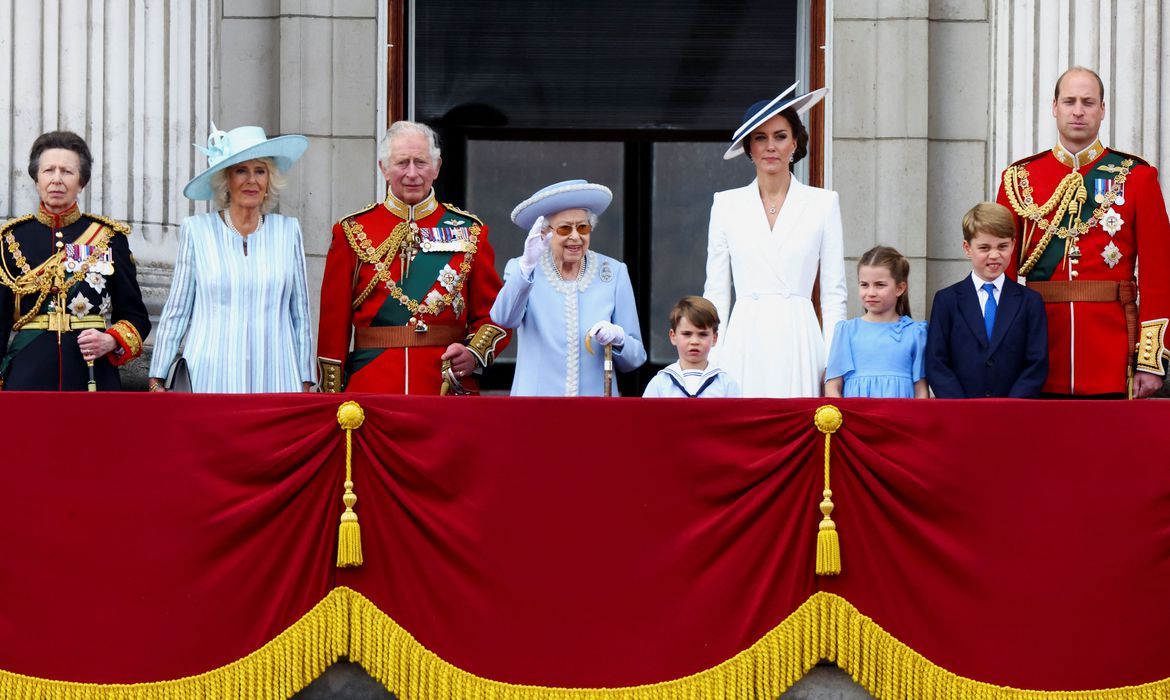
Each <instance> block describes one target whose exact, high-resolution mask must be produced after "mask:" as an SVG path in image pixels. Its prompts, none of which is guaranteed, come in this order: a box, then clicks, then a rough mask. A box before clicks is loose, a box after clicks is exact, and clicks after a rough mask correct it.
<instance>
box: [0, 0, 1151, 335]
mask: <svg viewBox="0 0 1170 700" xmlns="http://www.w3.org/2000/svg"><path fill="white" fill-rule="evenodd" d="M417 1H418V0H318V1H310V0H191V1H190V2H180V1H179V0H127V2H102V1H100V0H46V1H45V2H41V3H21V2H15V1H14V0H7V1H6V2H4V3H3V6H2V7H0V85H5V86H7V91H6V92H7V94H6V95H5V97H6V98H7V100H8V102H9V105H8V107H7V108H0V161H2V162H4V163H6V164H7V165H8V177H7V178H4V179H3V180H0V216H5V217H11V216H17V215H20V214H22V213H25V212H27V211H30V210H31V208H32V207H33V206H35V190H34V188H33V183H32V182H31V181H30V180H29V178H28V177H27V175H26V173H25V167H26V157H27V149H28V147H29V145H31V143H32V141H33V139H34V138H35V137H36V135H37V134H39V133H41V132H43V131H47V130H51V129H58V128H61V129H71V130H74V131H76V132H78V133H80V134H82V135H83V136H84V137H85V138H86V139H87V140H88V141H89V143H90V145H91V148H92V150H93V152H94V157H95V161H96V163H95V176H94V178H93V181H92V182H91V184H90V185H89V187H87V188H86V190H85V191H84V192H83V195H82V202H81V204H82V207H83V208H84V209H86V210H89V211H95V212H100V213H103V214H106V215H109V216H112V217H115V218H119V219H123V220H126V221H128V222H129V223H130V224H131V225H132V227H133V228H134V232H135V235H134V236H133V238H132V248H133V250H134V253H135V255H136V256H137V259H138V261H139V265H140V267H139V271H140V277H141V282H142V284H143V287H144V291H145V294H146V296H147V300H148V304H149V305H150V308H151V309H152V311H154V312H155V313H157V311H158V309H159V308H160V307H161V305H162V303H163V301H164V300H165V297H166V292H167V287H168V284H169V279H170V269H171V265H172V263H173V258H174V251H175V248H176V244H177V234H178V228H179V224H180V223H181V221H182V220H183V218H184V217H186V216H188V215H190V214H193V213H198V212H201V211H203V210H204V207H205V205H204V204H195V203H192V202H189V201H188V200H186V199H185V198H183V196H182V194H181V190H182V187H183V185H184V184H185V183H186V182H187V180H188V179H190V178H191V177H192V176H193V175H195V174H196V173H198V172H199V171H200V170H201V169H202V168H203V167H204V165H205V163H204V161H203V159H202V156H199V155H198V154H197V153H196V151H195V150H194V148H193V147H192V144H195V143H200V144H202V143H204V142H205V141H206V138H207V134H208V132H209V131H210V128H211V125H212V123H215V124H216V125H217V126H219V127H222V128H225V129H230V128H231V127H234V126H239V125H243V124H257V125H260V126H262V127H264V128H265V129H266V130H267V131H268V132H269V134H284V133H301V134H305V135H306V136H308V137H309V139H310V142H311V146H310V148H309V151H308V153H307V154H306V156H305V157H304V158H303V159H302V160H301V161H300V162H299V163H298V164H297V165H296V167H295V169H294V171H293V172H292V173H291V178H290V185H289V187H288V189H287V190H286V192H285V194H284V195H283V197H282V199H283V201H282V202H281V204H280V211H281V212H282V213H285V214H288V215H292V216H296V217H298V218H299V219H300V220H301V223H302V227H303V230H304V234H305V247H306V251H307V253H308V256H309V271H310V277H309V279H310V291H311V293H314V294H315V290H316V289H317V288H318V285H319V281H320V275H321V270H322V268H323V264H324V255H325V251H326V247H327V246H328V242H329V230H330V226H331V224H332V222H333V221H334V220H335V219H336V218H338V217H340V216H342V215H344V214H346V213H348V212H351V211H354V210H356V209H358V208H360V207H362V206H364V205H365V204H367V203H368V202H371V201H375V200H377V199H380V198H381V196H382V194H383V193H384V185H383V183H382V181H381V177H380V175H379V174H378V172H377V169H376V165H375V149H376V143H377V139H378V137H379V135H380V133H381V132H382V130H384V128H385V124H386V123H387V121H388V120H389V119H391V118H395V117H407V116H411V114H410V112H411V110H412V104H413V103H412V100H413V92H412V91H411V90H407V89H406V87H405V86H402V85H397V84H396V80H401V79H402V76H409V75H411V73H410V71H411V70H412V69H411V68H409V67H408V68H406V69H405V70H403V68H402V67H401V66H398V65H396V61H402V60H403V59H402V52H401V51H396V50H395V49H396V47H395V45H394V43H395V42H396V41H403V40H406V41H409V40H410V39H411V38H412V31H413V28H414V26H413V24H412V21H411V17H418V16H423V15H424V14H425V13H424V12H423V11H422V9H420V8H419V7H416V2H417ZM781 5H782V6H791V8H788V9H791V10H792V11H793V12H794V13H795V15H794V16H795V17H796V18H797V19H796V21H797V23H798V25H799V26H798V27H797V40H796V42H797V46H798V48H800V49H801V50H802V51H806V52H808V51H811V50H812V49H813V47H811V46H809V41H810V36H811V34H810V32H811V27H812V26H813V25H814V24H816V22H817V21H823V24H822V26H823V33H824V39H823V41H824V49H823V50H824V70H825V73H824V75H825V82H826V83H827V84H828V85H829V86H830V88H831V93H830V97H829V98H828V100H827V102H826V107H825V119H824V127H823V131H822V133H823V139H824V151H823V152H824V162H823V181H824V184H825V186H826V187H830V188H832V189H836V190H837V191H838V192H840V195H841V206H842V213H843V217H844V225H845V235H846V256H847V258H848V259H847V268H849V269H850V274H851V275H853V274H855V273H854V272H853V270H852V268H853V267H854V266H853V261H855V260H856V259H857V257H858V256H859V255H860V254H861V253H862V252H863V251H865V250H866V249H868V248H869V247H871V246H873V245H876V244H879V243H882V244H888V245H893V246H895V247H897V248H898V249H899V250H901V251H902V252H903V253H905V254H906V255H907V256H908V257H909V258H910V260H911V264H912V277H911V283H910V290H911V291H910V294H911V301H912V307H913V308H914V309H915V310H916V313H917V315H918V316H919V317H923V316H924V315H926V313H928V311H929V308H928V301H929V299H930V298H931V297H932V296H933V292H934V291H935V290H936V289H938V288H940V287H942V286H945V285H946V284H949V283H950V282H952V281H953V280H955V279H957V278H958V277H960V276H961V275H962V274H964V273H965V271H966V269H967V263H966V260H965V259H964V257H963V255H962V248H961V238H960V231H959V222H960V219H961V217H962V215H963V213H964V212H965V211H966V210H967V209H968V208H969V207H970V206H971V205H973V204H974V203H975V202H978V201H980V200H984V199H991V198H993V196H994V192H995V188H996V186H997V182H996V179H997V177H998V175H999V173H1000V171H1001V170H1002V169H1003V168H1004V167H1005V166H1006V165H1008V164H1009V163H1010V162H1012V161H1013V160H1015V159H1017V158H1020V157H1023V156H1025V155H1028V154H1030V153H1034V152H1036V151H1039V150H1042V149H1045V148H1048V147H1049V146H1051V145H1052V144H1053V143H1054V142H1055V139H1056V132H1055V125H1054V122H1053V120H1052V118H1051V116H1050V105H1051V98H1050V94H1051V90H1052V86H1053V83H1054V81H1055V79H1056V77H1057V76H1058V75H1059V74H1060V72H1062V71H1063V70H1064V69H1065V68H1067V67H1068V66H1071V65H1085V66H1088V67H1091V68H1094V69H1096V70H1098V72H1100V74H1101V77H1102V78H1103V79H1104V81H1105V86H1106V104H1107V115H1106V119H1105V122H1104V125H1103V128H1102V141H1103V142H1105V143H1106V144H1107V145H1111V146H1115V147H1117V148H1119V149H1122V150H1125V151H1128V152H1134V153H1138V154H1141V155H1143V156H1144V157H1145V158H1147V159H1148V160H1150V161H1151V162H1152V163H1154V164H1156V165H1162V166H1165V165H1170V130H1168V129H1165V128H1163V126H1162V122H1161V121H1160V119H1159V115H1160V114H1163V113H1164V112H1165V110H1166V109H1167V107H1170V71H1167V70H1165V68H1167V66H1166V65H1164V64H1165V63H1166V62H1167V61H1170V58H1168V57H1170V51H1168V50H1167V49H1168V48H1170V6H1166V5H1164V4H1161V3H1146V2H1140V1H1138V0H1112V1H1111V2H1103V1H1102V0H1028V1H1026V2H1008V1H1006V0H981V1H978V2H957V1H950V0H827V2H826V1H818V2H811V1H810V0H798V1H794V2H792V3H781ZM404 18H405V19H404ZM414 50H415V51H416V52H417V51H426V50H427V47H425V46H419V47H417V48H416V49H414ZM802 55H809V54H808V53H805V54H802ZM794 70H795V73H796V74H797V75H798V76H802V77H804V78H805V79H806V82H807V80H808V73H809V65H808V61H807V60H806V59H803V58H800V57H799V56H798V60H797V61H796V65H795V66H794ZM767 83H768V85H777V86H779V85H780V84H781V83H785V84H786V81H785V80H783V79H775V80H771V79H769V80H768V81H767ZM733 127H734V125H729V126H728V131H730V130H731V128H733ZM603 136H604V135H603ZM721 138H724V137H723V136H713V137H711V139H710V141H711V143H710V144H709V145H708V146H705V147H706V148H709V149H711V150H712V152H714V151H715V150H718V149H719V145H720V144H719V141H718V139H721ZM597 141H598V139H594V142H592V143H591V144H590V145H589V148H593V149H597V150H599V152H602V151H605V148H606V147H605V145H604V144H601V145H598V143H597ZM600 141H605V138H603V137H602V138H600ZM498 143H499V142H496V141H491V140H490V139H487V140H481V141H471V142H469V144H468V146H467V150H468V151H469V152H470V155H469V156H467V164H468V165H467V173H468V174H467V179H466V181H465V184H464V185H463V186H462V190H461V191H460V192H459V194H460V195H463V196H465V197H466V201H465V202H463V203H464V204H466V205H467V206H468V207H469V208H472V209H473V210H477V209H478V210H480V213H485V210H486V212H487V213H490V214H492V216H493V217H496V218H498V217H499V216H500V214H499V213H498V212H505V211H508V210H510V208H511V206H512V204H514V202H512V201H506V202H503V203H500V202H497V201H494V200H493V199H492V197H491V196H490V192H491V190H490V188H485V187H484V183H487V182H491V181H493V179H494V178H498V177H499V174H498V173H497V172H495V171H493V170H492V169H491V168H490V167H485V166H484V165H483V163H485V162H486V163H488V164H489V165H490V164H491V163H494V162H495V161H496V156H495V155H493V154H498V153H499V152H500V151H498V150H496V151H493V150H492V148H493V146H496V145H498ZM700 147H704V146H702V144H696V145H695V148H700ZM653 148H654V149H657V150H656V151H655V156H654V157H656V158H658V159H659V160H657V161H655V162H660V163H664V164H669V163H671V162H672V161H671V160H670V158H672V157H673V158H686V157H693V156H692V155H691V154H688V153H687V152H686V151H685V149H683V150H680V149H682V148H683V147H681V146H670V145H669V144H668V145H666V146H660V145H658V144H655V145H654V146H653ZM672 148H673V150H672ZM508 150H509V149H505V152H507V151H508ZM511 150H515V149H511ZM578 150H580V149H578ZM553 151H555V148H554V149H553ZM659 151H660V152H659ZM476 153H479V156H478V160H477V159H476V158H477V156H476ZM550 156H552V157H554V158H555V157H559V154H558V153H556V152H551V153H550ZM606 158H609V159H610V161H611V162H614V163H620V162H622V158H623V156H622V155H621V154H620V153H619V154H617V155H605V153H602V154H601V155H599V156H598V161H597V162H599V163H605V162H607V161H606V160H605V159H606ZM626 159H627V160H628V156H626ZM477 163H478V165H477ZM477 167H478V168H479V169H478V170H477V169H476V168H477ZM722 167H724V166H722V165H721V164H714V165H712V166H711V168H710V172H709V173H706V174H701V176H706V177H709V183H707V182H704V181H702V180H700V181H699V182H698V185H695V184H694V183H693V182H692V184H691V186H692V187H695V188H696V191H697V192H698V191H701V192H702V193H703V194H702V195H701V196H700V195H698V194H696V197H694V198H693V199H696V200H700V201H698V203H697V204H694V205H693V207H694V212H690V213H689V214H688V218H686V221H687V222H688V224H687V225H688V226H689V229H690V232H689V234H688V235H689V236H690V238H689V239H687V240H689V241H690V243H688V244H687V245H688V246H689V247H687V248H686V249H685V252H686V256H685V257H683V258H682V260H683V262H681V263H679V264H680V265H682V266H683V268H682V269H679V270H670V271H669V273H663V272H660V271H657V270H655V271H653V272H647V273H646V275H645V276H644V277H643V279H642V283H643V284H645V285H650V286H654V287H655V288H658V289H661V290H662V292H661V293H660V294H659V295H658V297H655V296H654V292H653V291H651V292H649V293H648V295H647V296H645V297H644V299H646V300H651V301H650V303H648V304H647V306H652V307H653V308H646V309H640V311H641V312H642V316H643V319H644V320H643V324H644V326H646V327H647V329H648V330H650V331H655V330H659V329H657V326H659V325H662V323H661V319H659V318H657V316H659V315H661V314H660V313H658V314H655V312H657V311H660V309H659V307H662V306H663V305H665V306H666V307H668V306H669V303H670V302H672V301H673V298H674V297H675V296H677V293H678V292H686V291H690V290H693V289H700V290H701V287H702V280H701V279H695V280H693V283H688V284H689V286H685V285H684V286H683V287H679V288H678V289H676V287H675V286H671V284H672V283H673V282H672V281H677V280H678V279H680V278H681V279H688V280H689V279H690V278H692V277H696V276H698V277H701V270H702V265H701V260H699V258H700V257H701V253H702V250H701V248H700V247H699V246H700V245H701V242H702V237H703V236H704V235H705V218H704V217H705V213H706V207H707V206H709V199H706V202H705V203H704V202H703V201H701V200H702V199H703V198H704V197H709V194H707V193H709V192H710V191H714V190H717V189H724V188H725V187H726V186H727V184H726V183H728V182H746V181H748V180H749V179H750V177H751V174H750V171H749V170H748V169H743V168H740V169H739V170H721V169H720V168H722ZM670 172H671V171H670V169H669V168H667V167H664V168H663V173H664V174H665V175H668V174H669V173H670ZM477 173H478V174H479V176H477ZM558 174H559V172H558V171H557V170H556V168H551V169H549V171H548V175H547V176H548V177H554V176H557V175H558ZM805 174H807V171H805ZM665 175H664V176H665ZM568 176H571V174H566V177H568ZM540 184H544V183H535V185H530V183H527V182H524V183H521V184H520V185H518V186H517V187H518V189H517V191H524V190H525V188H527V190H528V191H531V190H532V189H535V187H536V186H539V185H540ZM625 191H626V192H631V190H629V189H625ZM633 192H634V194H635V195H637V194H638V192H637V190H633ZM440 195H441V196H442V193H440ZM509 196H512V195H511V194H510V195H509ZM647 196H650V197H653V196H656V195H655V194H654V193H653V192H648V194H647ZM621 197H622V194H621V193H619V195H618V201H620V199H621ZM517 201H519V200H517ZM696 212H697V213H696ZM629 221H630V219H628V218H627V219H626V222H629ZM655 221H656V223H659V225H660V226H665V225H667V223H670V225H671V226H673V227H674V228H672V229H671V230H675V229H676V228H678V227H679V225H678V224H677V223H674V222H671V220H670V219H669V218H668V217H660V218H658V219H656V220H655ZM488 223H489V224H491V225H492V227H493V240H495V241H496V247H497V255H498V257H500V258H501V261H502V260H503V259H506V258H507V257H510V256H513V255H517V254H518V253H519V250H520V241H521V240H522V238H521V237H519V234H517V233H515V232H512V231H511V230H510V229H511V228H512V227H511V224H510V223H509V222H507V221H506V220H503V221H497V220H494V219H493V218H489V220H488ZM628 225H629V224H628V223H627V224H626V226H627V227H628ZM617 229H618V230H617V234H616V235H618V236H620V238H619V240H628V239H631V238H632V237H633V236H632V234H631V233H629V232H625V233H624V235H623V233H622V232H621V225H620V224H619V225H618V226H617ZM663 238H664V237H663V236H662V235H659V236H658V237H657V238H656V239H655V240H656V241H657V240H659V239H663ZM611 243H612V241H611ZM598 245H599V246H600V245H604V244H602V243H598ZM624 245H625V250H626V251H629V250H630V245H629V244H628V243H627V244H624ZM654 245H659V244H658V243H657V242H655V244H654ZM615 252H617V253H619V254H620V253H621V252H622V248H621V247H620V246H619V247H618V249H617V250H616V251H615ZM647 255H650V254H649V253H648V254H647ZM659 258H661V256H658V257H655V258H653V259H655V260H657V259H659ZM658 280H661V281H658ZM635 284H636V286H637V285H638V281H637V280H635ZM850 310H851V314H852V313H858V312H859V311H860V309H859V307H858V304H857V301H856V300H855V299H851V301H850ZM660 335H661V334H660ZM655 343H657V345H655V346H654V347H653V348H652V355H653V354H654V352H655V349H657V350H661V348H660V347H659V346H660V345H661V344H662V341H661V339H660V340H657V341H655ZM659 354H661V353H660V352H659Z"/></svg>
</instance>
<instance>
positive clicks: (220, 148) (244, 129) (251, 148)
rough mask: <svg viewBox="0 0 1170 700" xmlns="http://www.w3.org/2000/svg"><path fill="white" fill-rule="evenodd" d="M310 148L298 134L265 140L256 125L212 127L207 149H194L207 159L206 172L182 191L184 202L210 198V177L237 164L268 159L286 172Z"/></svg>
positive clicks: (264, 135) (262, 132) (213, 193)
mask: <svg viewBox="0 0 1170 700" xmlns="http://www.w3.org/2000/svg"><path fill="white" fill-rule="evenodd" d="M308 147H309V139H307V138H305V137H304V136H301V135H299V134H289V135H288V136H277V137H276V138H272V139H270V138H268V135H267V134H265V133H264V129H262V128H260V127H258V126H239V127H236V128H235V129H232V130H231V131H228V132H223V131H218V130H217V129H216V128H215V123H214V122H213V123H212V124H211V135H210V136H208V137H207V148H204V147H202V146H200V145H199V144H195V148H198V149H199V150H200V151H202V152H203V153H204V155H206V156H207V170H204V171H203V172H201V173H199V174H198V175H196V176H195V178H194V179H192V180H191V182H188V183H187V186H186V187H184V188H183V196H185V197H186V198H187V199H212V198H214V197H215V191H214V190H212V188H211V176H212V175H214V174H215V173H217V172H219V171H220V170H223V169H225V168H230V167H231V166H233V165H236V164H237V163H243V162H245V161H249V160H253V159H255V158H271V159H272V160H273V161H275V162H276V168H277V170H279V171H281V172H285V171H287V170H288V169H289V168H291V167H292V165H293V163H295V162H297V159H298V158H300V157H301V156H302V155H304V153H305V149H307V148H308Z"/></svg>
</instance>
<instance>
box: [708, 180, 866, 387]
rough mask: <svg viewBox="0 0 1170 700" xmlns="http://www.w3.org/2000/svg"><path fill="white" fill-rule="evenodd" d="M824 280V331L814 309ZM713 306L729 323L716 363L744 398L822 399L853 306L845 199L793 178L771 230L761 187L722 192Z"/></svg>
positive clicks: (713, 247)
mask: <svg viewBox="0 0 1170 700" xmlns="http://www.w3.org/2000/svg"><path fill="white" fill-rule="evenodd" d="M818 272H820V305H821V323H820V324H818V323H817V317H816V312H815V311H814V309H813V305H812V300H811V297H812V290H813V284H814V282H815V281H816V278H817V273H818ZM733 284H734V289H735V306H734V308H732V298H731V292H732V286H733ZM703 296H704V297H706V298H707V299H709V300H710V301H711V302H712V303H714V304H715V308H716V309H717V310H718V311H719V318H720V320H721V322H722V323H721V327H720V331H721V332H720V334H719V343H718V345H717V346H716V348H715V350H714V352H713V353H712V357H713V359H714V361H715V362H717V363H718V364H719V366H721V367H723V368H724V369H725V370H727V371H728V372H729V373H730V374H731V375H732V376H733V377H734V378H735V379H736V380H737V381H738V382H739V385H740V387H741V389H742V392H743V393H742V395H743V396H745V397H749V396H756V397H774V398H787V397H794V396H819V395H821V393H822V388H823V387H822V383H823V381H824V380H823V374H824V371H825V362H826V358H827V357H828V347H829V344H830V343H831V342H832V333H833V329H834V328H835V327H836V325H837V322H838V321H841V320H844V318H845V303H846V298H847V291H846V286H845V259H844V243H843V240H842V232H841V207H840V203H839V200H838V197H837V193H836V192H832V191H830V190H823V189H820V188H817V187H809V186H807V185H804V184H802V183H800V182H798V181H797V180H796V178H793V179H792V184H791V186H790V187H789V190H788V194H787V196H786V197H785V200H784V205H783V206H782V207H781V209H780V212H779V214H778V216H777V217H776V223H775V225H774V226H772V227H769V226H768V217H767V213H766V212H765V210H764V205H763V202H762V201H761V200H760V194H759V188H758V186H757V184H756V181H755V180H753V181H752V182H751V184H749V185H747V186H746V187H740V188H738V189H734V190H727V191H725V192H716V193H715V199H714V203H713V204H712V205H711V222H710V230H709V233H708V239H707V281H706V284H705V285H704V288H703ZM729 312H730V313H729Z"/></svg>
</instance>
